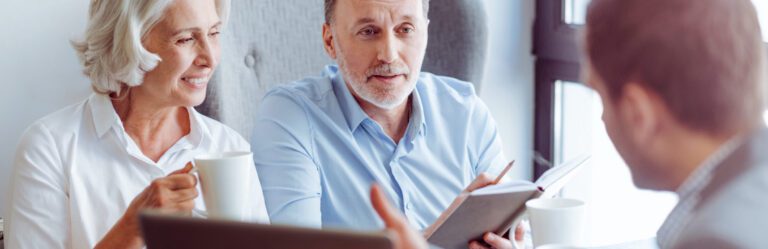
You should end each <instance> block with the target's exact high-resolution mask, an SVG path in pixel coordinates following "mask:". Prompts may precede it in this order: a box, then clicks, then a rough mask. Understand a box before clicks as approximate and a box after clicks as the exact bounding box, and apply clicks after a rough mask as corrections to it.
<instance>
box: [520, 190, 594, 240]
mask: <svg viewBox="0 0 768 249" xmlns="http://www.w3.org/2000/svg"><path fill="white" fill-rule="evenodd" d="M525 206H526V208H527V209H528V218H529V219H530V222H531V236H532V237H533V246H534V247H537V248H538V247H539V246H542V245H546V244H559V245H568V246H579V245H582V244H583V241H582V240H581V237H582V236H581V235H582V230H583V222H584V221H583V219H584V202H583V201H580V200H576V199H565V198H555V199H548V198H542V199H533V200H530V201H528V202H526V203H525Z"/></svg>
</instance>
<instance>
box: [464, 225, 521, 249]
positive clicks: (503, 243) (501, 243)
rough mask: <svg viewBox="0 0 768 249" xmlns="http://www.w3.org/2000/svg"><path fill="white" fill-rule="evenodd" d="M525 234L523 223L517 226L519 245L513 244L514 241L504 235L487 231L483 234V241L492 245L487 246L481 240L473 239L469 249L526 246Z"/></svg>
mask: <svg viewBox="0 0 768 249" xmlns="http://www.w3.org/2000/svg"><path fill="white" fill-rule="evenodd" d="M524 234H525V229H524V228H523V226H522V225H518V226H517V228H515V243H517V247H515V246H514V245H512V241H510V240H508V239H507V238H504V237H502V236H499V235H496V234H494V233H485V235H483V241H485V243H486V244H487V245H490V246H491V247H487V246H485V245H483V244H482V243H480V242H477V241H472V242H471V243H469V249H486V248H494V249H513V248H524V243H523V235H524Z"/></svg>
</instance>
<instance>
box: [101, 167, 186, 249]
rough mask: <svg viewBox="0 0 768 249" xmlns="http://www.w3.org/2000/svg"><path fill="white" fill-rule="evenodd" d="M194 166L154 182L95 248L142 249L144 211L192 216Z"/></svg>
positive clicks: (133, 202)
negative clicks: (140, 216) (192, 171)
mask: <svg viewBox="0 0 768 249" xmlns="http://www.w3.org/2000/svg"><path fill="white" fill-rule="evenodd" d="M191 170H192V164H190V163H187V165H186V166H185V167H184V168H183V169H180V170H177V171H174V172H172V173H170V174H168V176H166V177H163V178H158V179H155V180H154V181H152V183H151V184H150V185H149V186H147V187H146V188H145V189H144V190H143V191H142V192H141V193H139V195H137V196H136V197H135V198H134V199H133V201H131V204H130V205H129V206H128V208H127V209H126V211H125V213H124V214H123V216H122V217H121V218H120V220H119V221H118V222H117V223H116V224H115V225H114V226H113V227H112V228H111V229H110V230H109V232H108V233H107V234H106V235H105V236H104V238H102V240H101V241H99V243H98V244H97V245H96V248H141V247H142V246H143V245H144V241H143V240H142V239H141V234H140V229H139V219H138V215H139V212H141V211H142V210H144V209H155V210H158V211H160V212H162V213H181V214H185V215H190V214H191V213H192V209H193V208H194V207H195V198H197V196H198V192H197V188H196V186H197V178H195V176H193V175H191V174H189V172H190V171H191Z"/></svg>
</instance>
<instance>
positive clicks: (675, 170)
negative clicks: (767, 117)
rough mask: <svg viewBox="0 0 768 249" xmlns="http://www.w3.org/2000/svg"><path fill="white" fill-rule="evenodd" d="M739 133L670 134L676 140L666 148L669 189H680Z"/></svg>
mask: <svg viewBox="0 0 768 249" xmlns="http://www.w3.org/2000/svg"><path fill="white" fill-rule="evenodd" d="M737 134H738V133H731V134H727V135H717V136H715V135H710V134H705V133H700V132H690V131H689V132H686V133H685V134H678V135H677V136H670V137H669V138H668V139H669V140H671V141H674V142H671V143H670V146H669V147H667V148H666V149H664V150H666V151H667V153H666V155H665V158H666V160H665V161H666V162H667V163H666V168H667V169H668V170H667V172H666V178H667V182H668V184H667V185H668V187H667V190H671V191H675V190H677V189H679V188H680V186H681V185H682V184H683V183H684V182H685V181H686V180H687V179H688V178H689V177H690V176H691V175H692V174H693V173H694V172H695V171H696V170H697V169H699V167H701V166H702V164H704V162H705V161H706V160H708V159H709V158H710V157H712V156H713V155H714V154H715V153H717V151H718V150H719V149H720V148H722V146H723V145H725V144H726V143H727V142H728V141H730V139H732V138H733V137H734V136H735V135H737ZM681 155H684V156H681Z"/></svg>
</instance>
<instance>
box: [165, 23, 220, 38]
mask: <svg viewBox="0 0 768 249" xmlns="http://www.w3.org/2000/svg"><path fill="white" fill-rule="evenodd" d="M221 23H222V22H221V21H219V22H217V23H215V24H213V25H212V26H211V27H210V28H209V29H212V28H216V27H217V26H221ZM195 30H199V28H185V29H179V30H176V31H175V32H173V35H172V36H177V35H179V34H181V33H184V32H191V31H195Z"/></svg>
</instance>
